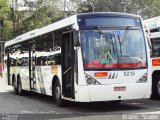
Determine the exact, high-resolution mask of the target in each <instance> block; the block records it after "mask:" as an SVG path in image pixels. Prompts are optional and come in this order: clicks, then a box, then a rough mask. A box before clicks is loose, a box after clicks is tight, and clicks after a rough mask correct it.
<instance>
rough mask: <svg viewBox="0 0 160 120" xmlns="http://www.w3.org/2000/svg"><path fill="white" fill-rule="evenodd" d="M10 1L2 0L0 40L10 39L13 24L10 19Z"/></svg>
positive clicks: (0, 0) (0, 4)
mask: <svg viewBox="0 0 160 120" xmlns="http://www.w3.org/2000/svg"><path fill="white" fill-rule="evenodd" d="M9 11H10V8H9V0H0V39H3V40H6V39H8V38H10V36H11V31H12V23H11V21H10V18H9Z"/></svg>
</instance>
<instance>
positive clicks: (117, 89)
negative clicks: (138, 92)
mask: <svg viewBox="0 0 160 120" xmlns="http://www.w3.org/2000/svg"><path fill="white" fill-rule="evenodd" d="M114 91H126V87H125V86H120V87H114Z"/></svg>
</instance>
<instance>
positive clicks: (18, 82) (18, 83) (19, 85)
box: [17, 78, 23, 95]
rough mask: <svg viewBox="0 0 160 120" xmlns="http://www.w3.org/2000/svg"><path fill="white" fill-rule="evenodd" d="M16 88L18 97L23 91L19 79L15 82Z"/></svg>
mask: <svg viewBox="0 0 160 120" xmlns="http://www.w3.org/2000/svg"><path fill="white" fill-rule="evenodd" d="M17 86H18V87H17V88H18V94H19V95H23V90H22V83H21V79H20V78H19V79H18V80H17Z"/></svg>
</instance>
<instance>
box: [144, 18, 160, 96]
mask: <svg viewBox="0 0 160 120" xmlns="http://www.w3.org/2000/svg"><path fill="white" fill-rule="evenodd" d="M143 22H144V25H145V27H146V32H147V36H148V40H149V43H150V53H151V63H152V74H151V77H152V98H154V99H160V16H158V17H154V18H150V19H147V20H144V21H143Z"/></svg>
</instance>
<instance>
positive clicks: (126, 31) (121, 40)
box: [118, 26, 131, 44]
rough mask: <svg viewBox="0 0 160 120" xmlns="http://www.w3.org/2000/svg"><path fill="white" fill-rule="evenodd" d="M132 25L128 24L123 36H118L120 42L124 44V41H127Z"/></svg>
mask: <svg viewBox="0 0 160 120" xmlns="http://www.w3.org/2000/svg"><path fill="white" fill-rule="evenodd" d="M130 27H131V26H127V27H126V30H125V32H124V33H123V36H122V37H121V38H120V37H118V39H119V40H120V44H123V42H124V41H125V39H126V37H127V35H128V31H129V29H130Z"/></svg>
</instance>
